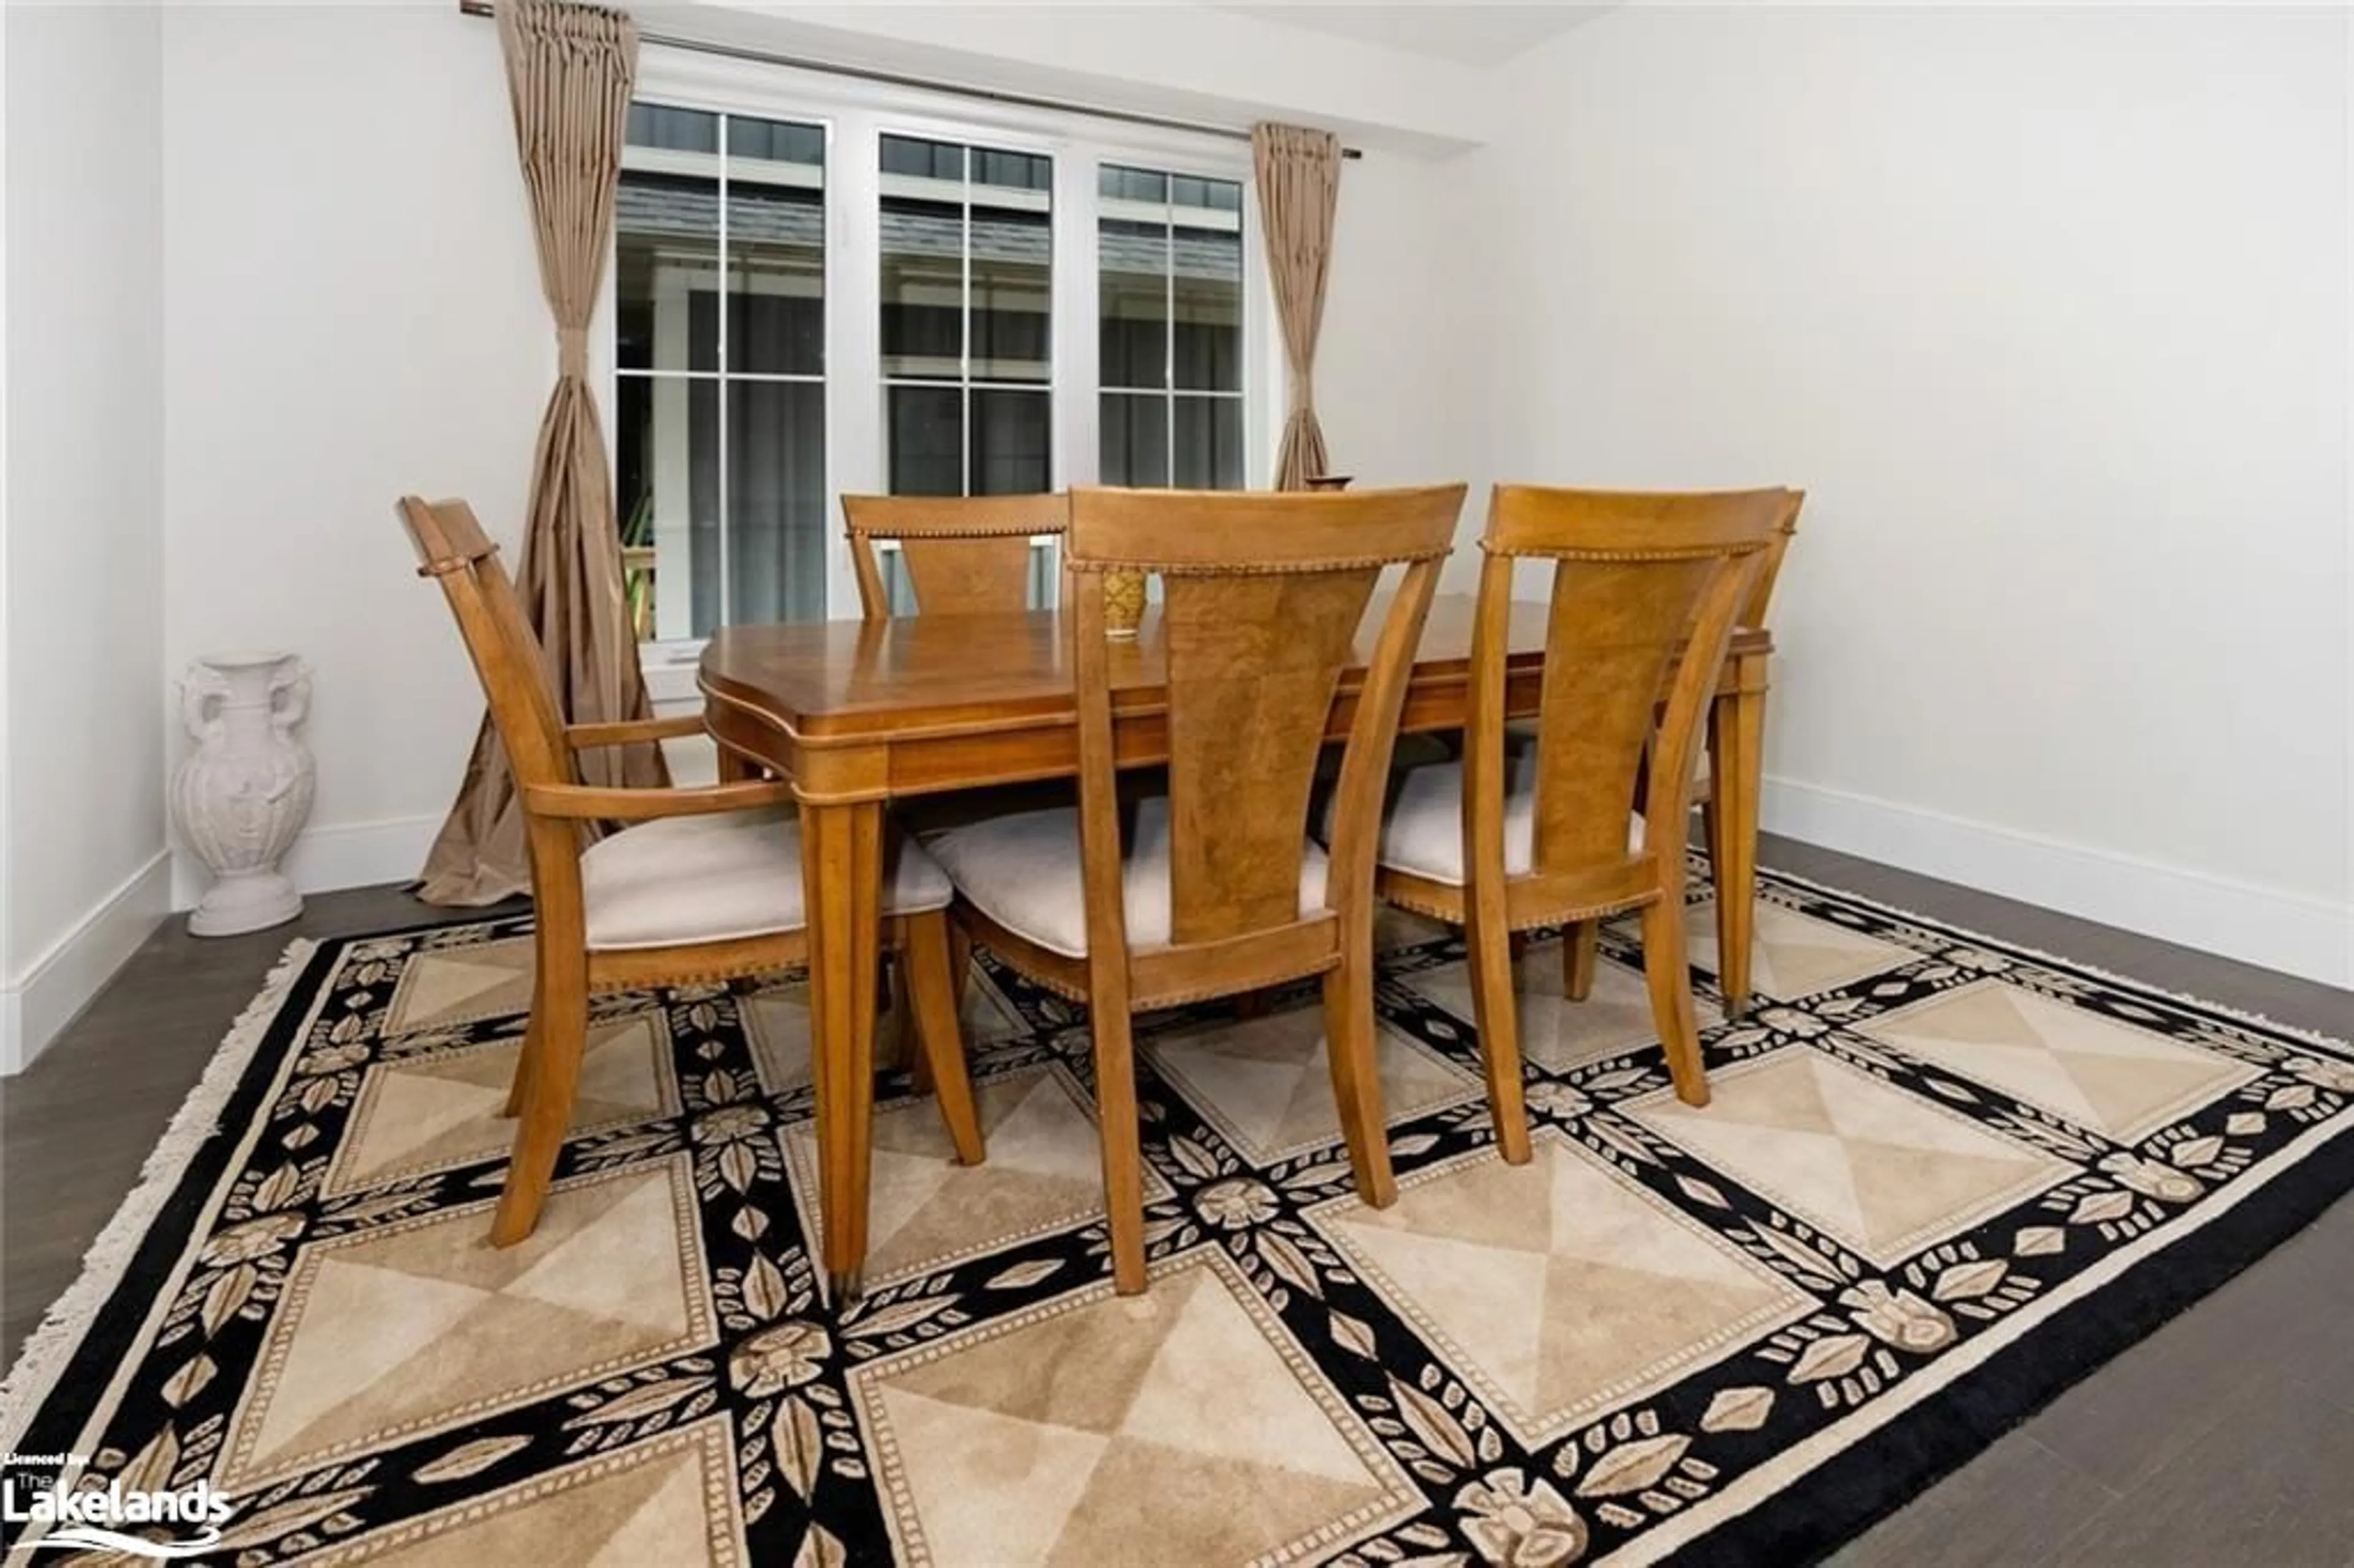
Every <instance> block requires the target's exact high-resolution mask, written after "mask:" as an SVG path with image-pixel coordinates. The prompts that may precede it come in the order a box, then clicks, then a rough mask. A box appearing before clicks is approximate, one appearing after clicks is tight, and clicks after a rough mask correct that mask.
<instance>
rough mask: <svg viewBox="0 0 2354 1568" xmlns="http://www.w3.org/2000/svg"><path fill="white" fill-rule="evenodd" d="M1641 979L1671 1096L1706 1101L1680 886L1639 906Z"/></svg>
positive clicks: (1705, 1074)
mask: <svg viewBox="0 0 2354 1568" xmlns="http://www.w3.org/2000/svg"><path fill="white" fill-rule="evenodd" d="M1643 979H1644V980H1645V982H1646V983H1647V984H1648V985H1649V988H1650V992H1651V1021H1652V1022H1653V1024H1654V1025H1655V1026H1656V1027H1657V1028H1658V1029H1659V1044H1660V1045H1661V1046H1662V1047H1664V1048H1665V1049H1666V1051H1667V1054H1668V1073H1669V1075H1670V1077H1672V1078H1674V1079H1675V1084H1676V1098H1678V1099H1680V1100H1681V1101H1683V1102H1684V1104H1686V1105H1688V1106H1704V1105H1706V1104H1708V1070H1707V1068H1706V1067H1704V1066H1703V1065H1702V1063H1701V1055H1700V1019H1699V1016H1698V1014H1697V1012H1695V1010H1694V1008H1693V1006H1692V989H1691V962H1690V960H1689V959H1688V958H1687V957H1686V954H1685V951H1684V908H1683V897H1682V893H1681V888H1677V887H1670V888H1669V889H1668V891H1667V894H1666V895H1665V896H1663V897H1661V898H1659V900H1657V901H1656V902H1654V903H1652V904H1649V905H1648V906H1645V907H1644V910H1643Z"/></svg>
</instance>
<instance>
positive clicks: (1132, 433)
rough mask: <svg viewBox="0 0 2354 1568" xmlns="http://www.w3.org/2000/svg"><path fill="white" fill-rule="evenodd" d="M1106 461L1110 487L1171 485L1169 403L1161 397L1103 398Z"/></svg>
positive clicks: (1114, 395) (1103, 453)
mask: <svg viewBox="0 0 2354 1568" xmlns="http://www.w3.org/2000/svg"><path fill="white" fill-rule="evenodd" d="M1102 429H1103V433H1102V440H1101V450H1100V454H1099V455H1100V457H1101V460H1102V473H1103V482H1105V483H1106V484H1119V485H1131V486H1147V485H1163V484H1167V483H1168V482H1169V399H1168V398H1167V397H1164V396H1161V395H1158V394H1152V393H1147V394H1144V395H1141V396H1139V395H1137V394H1135V393H1128V392H1107V393H1105V394H1104V395H1103V410H1102Z"/></svg>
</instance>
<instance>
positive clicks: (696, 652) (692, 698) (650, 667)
mask: <svg viewBox="0 0 2354 1568" xmlns="http://www.w3.org/2000/svg"><path fill="white" fill-rule="evenodd" d="M702 659H703V644H702V643H701V642H642V643H640V644H639V645H638V665H639V668H640V669H642V670H643V671H644V672H645V678H646V696H647V698H648V699H649V700H650V701H652V704H653V705H654V706H655V707H657V708H661V707H664V706H671V705H679V704H693V705H696V706H698V707H699V706H701V705H702V701H703V694H702V692H701V691H700V690H699V689H698V688H697V687H696V685H695V667H696V665H698V664H699V663H700V662H702Z"/></svg>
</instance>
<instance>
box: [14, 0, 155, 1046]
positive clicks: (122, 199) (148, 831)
mask: <svg viewBox="0 0 2354 1568" xmlns="http://www.w3.org/2000/svg"><path fill="white" fill-rule="evenodd" d="M6 28H7V46H6V63H5V119H6V132H5V160H6V178H5V207H6V217H5V225H6V228H5V233H6V238H7V242H8V252H7V263H6V281H5V318H6V323H7V327H6V337H5V382H6V397H5V425H6V433H5V452H6V458H7V466H6V473H5V524H0V553H5V568H0V581H5V590H0V591H5V608H0V624H4V625H5V641H6V645H7V652H6V658H5V682H6V695H5V714H6V724H5V747H6V749H5V758H0V769H4V770H5V773H6V775H7V786H6V791H5V811H4V812H0V869H5V906H6V912H5V920H0V930H5V951H0V1072H5V1071H12V1070H14V1069H15V1068H16V1066H17V1065H21V1063H22V1062H23V1061H25V1060H27V1059H29V1058H30V1056H31V1055H32V1054H35V1053H37V1052H38V1051H39V1050H40V1048H41V1047H42V1046H43V1045H45V1044H47V1043H48V1040H49V1038H50V1037H51V1036H52V1035H53V1034H54V1033H56V1031H57V1030H58V1028H59V1027H61V1026H62V1025H63V1024H64V1023H65V1022H66V1021H67V1020H68V1019H69V1018H70V1016H71V1015H72V1014H73V1013H74V1012H76V1011H77V1010H79V1009H80V1006H81V1005H82V1003H83V1002H84V1001H87V1000H88V999H89V997H90V995H91V994H92V993H93V992H94V991H96V989H97V987H98V985H99V984H101V983H102V981H103V980H104V979H105V978H106V976H107V975H108V974H110V973H111V972H112V970H113V969H114V968H115V966H116V965H117V964H118V963H120V962H121V960H122V959H123V958H124V957H126V956H127V955H128V954H129V953H130V951H131V950H132V949H133V948H135V947H136V946H137V945H138V943H139V941H140V940H141V939H143V938H144V937H145V936H146V934H147V932H148V931H149V930H150V929H151V928H152V927H153V926H154V921H155V920H156V919H158V918H160V917H161V916H162V914H163V912H164V899H165V892H166V881H165V877H164V859H163V852H164V804H163V783H164V758H163V745H162V732H161V729H160V727H159V717H158V715H159V714H160V712H161V710H162V707H163V701H162V694H161V691H160V689H159V684H158V682H157V679H156V672H157V668H158V665H159V662H160V655H161V643H160V633H159V625H160V621H161V620H162V612H163V604H164V577H163V567H162V560H161V554H162V551H161V545H162V537H163V535H162V503H163V494H162V473H163V470H162V412H163V410H162V404H161V402H160V400H159V398H158V395H157V385H158V383H159V381H160V380H161V376H162V369H163V353H162V347H161V340H162V333H163V277H162V260H163V257H162V244H163V237H162V194H161V192H162V186H161V179H160V175H161V170H160V166H159V160H158V146H159V141H158V134H159V123H158V118H157V113H156V89H157V83H158V75H157V37H158V21H157V13H156V11H155V9H154V7H153V6H144V5H126V6H30V5H12V6H10V7H9V8H8V16H7V18H6Z"/></svg>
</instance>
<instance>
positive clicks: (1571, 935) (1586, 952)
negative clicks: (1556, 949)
mask: <svg viewBox="0 0 2354 1568" xmlns="http://www.w3.org/2000/svg"><path fill="white" fill-rule="evenodd" d="M1601 956H1602V922H1601V921H1599V920H1580V921H1579V922H1578V923H1577V924H1576V925H1575V926H1572V927H1569V929H1567V930H1565V931H1564V932H1563V933H1562V934H1561V993H1562V995H1564V996H1565V997H1567V998H1569V1000H1570V1001H1585V999H1586V998H1587V997H1589V996H1592V995H1593V994H1594V965H1595V961H1596V959H1599V958H1600V957H1601Z"/></svg>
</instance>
